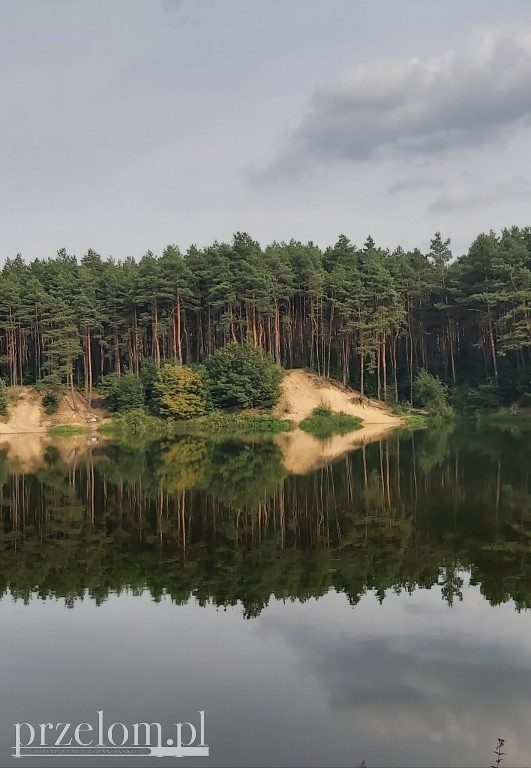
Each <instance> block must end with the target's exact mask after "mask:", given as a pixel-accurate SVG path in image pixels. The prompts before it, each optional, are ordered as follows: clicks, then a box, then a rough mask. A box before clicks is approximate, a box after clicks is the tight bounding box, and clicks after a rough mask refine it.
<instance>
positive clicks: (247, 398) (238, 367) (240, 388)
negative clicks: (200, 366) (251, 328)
mask: <svg viewBox="0 0 531 768" xmlns="http://www.w3.org/2000/svg"><path fill="white" fill-rule="evenodd" d="M282 375H283V371H282V368H281V367H280V366H279V365H276V364H275V363H274V362H273V361H272V360H271V358H269V357H268V356H267V355H266V354H265V353H264V352H263V351H262V350H261V349H259V348H258V347H253V346H252V344H249V343H246V344H236V343H233V344H229V345H228V346H227V347H224V348H223V349H218V350H217V351H216V352H214V354H213V355H212V357H210V358H209V359H208V360H207V362H206V364H205V383H206V387H207V390H208V395H209V399H210V401H211V402H212V404H213V406H214V407H216V408H238V409H239V408H272V407H273V406H274V405H275V404H276V402H277V401H278V399H279V397H280V381H281V379H282Z"/></svg>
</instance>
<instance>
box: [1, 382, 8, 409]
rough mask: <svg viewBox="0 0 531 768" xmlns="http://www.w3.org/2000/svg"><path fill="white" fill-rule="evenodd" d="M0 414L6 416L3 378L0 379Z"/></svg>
mask: <svg viewBox="0 0 531 768" xmlns="http://www.w3.org/2000/svg"><path fill="white" fill-rule="evenodd" d="M0 416H7V387H6V383H5V381H4V380H3V379H0Z"/></svg>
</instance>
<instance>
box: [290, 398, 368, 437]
mask: <svg viewBox="0 0 531 768" xmlns="http://www.w3.org/2000/svg"><path fill="white" fill-rule="evenodd" d="M362 424H363V422H362V420H361V419H360V418H358V417H357V416H349V415H348V414H347V413H343V411H341V412H340V413H334V412H333V411H332V409H331V408H329V407H328V406H326V405H319V406H318V407H317V408H314V410H313V411H312V413H311V415H310V416H308V417H307V418H306V419H303V420H302V421H301V422H300V424H299V427H300V428H301V429H302V430H303V431H304V432H309V433H310V434H311V435H314V437H317V438H319V440H326V439H327V438H329V437H332V436H333V435H346V434H347V432H354V431H355V430H357V429H361V427H362Z"/></svg>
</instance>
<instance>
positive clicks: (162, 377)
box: [153, 363, 205, 420]
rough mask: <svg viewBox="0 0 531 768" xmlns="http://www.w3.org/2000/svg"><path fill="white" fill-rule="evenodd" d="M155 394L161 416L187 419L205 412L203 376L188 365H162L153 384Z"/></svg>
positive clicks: (194, 417) (195, 417)
mask: <svg viewBox="0 0 531 768" xmlns="http://www.w3.org/2000/svg"><path fill="white" fill-rule="evenodd" d="M153 395H154V400H155V403H156V406H157V409H158V412H159V413H160V414H161V416H166V417H168V418H172V419H183V420H187V419H197V418H198V417H199V416H203V414H204V413H205V399H204V386H203V381H202V379H201V376H200V375H199V374H198V373H195V371H192V370H191V369H190V368H188V367H186V366H180V365H170V364H168V363H166V364H164V365H162V366H161V368H159V370H158V372H157V378H156V379H155V383H154V385H153Z"/></svg>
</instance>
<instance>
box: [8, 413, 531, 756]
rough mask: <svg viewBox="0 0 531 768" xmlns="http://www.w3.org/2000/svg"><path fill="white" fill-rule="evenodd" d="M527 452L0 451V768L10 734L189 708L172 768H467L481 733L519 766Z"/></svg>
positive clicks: (419, 439)
mask: <svg viewBox="0 0 531 768" xmlns="http://www.w3.org/2000/svg"><path fill="white" fill-rule="evenodd" d="M530 453H531V448H530V446H529V441H528V440H527V439H526V436H525V435H520V434H519V433H517V432H501V431H496V430H483V431H478V430H473V429H471V428H467V429H461V430H456V431H454V432H451V431H449V430H442V431H441V430H439V431H437V432H426V433H418V432H417V433H415V434H401V435H399V434H393V435H392V436H390V437H388V438H387V439H385V440H382V441H380V442H375V443H373V444H371V445H368V446H365V447H363V448H360V449H359V450H356V451H354V452H352V453H350V454H348V455H346V456H344V457H343V458H342V459H341V460H339V461H338V462H336V463H335V464H332V465H329V466H327V467H324V468H322V469H319V470H318V471H316V472H313V473H311V474H308V475H304V476H295V475H289V474H288V473H287V471H286V470H285V468H284V465H283V457H282V454H281V452H280V450H279V448H278V447H277V446H276V445H274V444H268V443H260V444H254V445H253V444H248V443H238V442H229V443H220V442H216V443H209V442H207V441H204V440H202V439H199V438H192V437H186V438H182V439H180V440H178V441H177V442H175V443H171V444H159V445H151V446H142V445H137V446H135V447H134V448H131V447H124V446H121V447H120V446H115V445H108V444H106V445H101V444H96V445H92V444H89V445H86V444H85V443H84V441H77V442H74V443H71V442H70V443H69V442H68V441H61V442H59V441H58V442H56V443H54V444H53V445H44V446H42V450H41V451H40V452H37V451H35V450H32V449H31V447H30V446H29V445H26V446H25V447H24V448H22V449H21V448H20V446H18V447H17V446H14V445H11V446H10V447H6V448H5V449H4V451H3V453H2V460H1V462H0V473H1V476H0V482H1V499H0V503H1V507H2V520H1V522H2V525H1V529H0V547H1V559H0V590H1V593H2V595H3V597H2V599H1V601H0V618H1V620H2V631H1V633H0V638H1V641H0V642H1V647H0V680H1V689H0V715H1V717H0V723H1V726H0V765H11V764H14V765H16V763H13V762H12V759H11V757H10V754H11V747H12V744H13V735H14V729H13V726H12V724H13V723H15V722H34V723H40V722H48V721H52V722H54V723H55V722H73V723H78V722H87V721H89V722H93V721H94V720H95V715H94V713H95V712H96V711H97V710H101V709H103V710H104V712H105V719H106V721H108V723H112V722H115V721H119V722H122V723H134V722H142V721H148V722H157V721H158V722H160V723H161V724H163V725H165V724H168V725H171V724H172V723H175V722H179V721H183V720H190V719H193V718H194V716H195V717H196V718H197V711H198V710H204V711H205V724H206V741H207V743H208V744H209V747H210V757H209V758H207V759H200V758H193V759H181V760H179V761H178V762H179V765H198V766H200V765H256V766H264V765H278V766H283V765H286V766H288V765H289V766H299V765H301V766H302V765H330V766H358V765H359V764H360V763H361V761H362V760H365V762H366V764H367V766H368V768H374V767H375V766H411V767H413V766H443V765H444V766H479V765H490V763H491V762H492V749H493V748H494V746H495V744H496V739H497V737H498V736H501V737H503V738H505V739H506V745H507V747H506V751H507V758H506V764H507V765H513V766H525V765H529V763H530V759H529V755H530V754H531V735H530V734H531V731H530V728H529V726H530V723H531V655H530V653H529V651H530V650H531V632H530V629H531V626H530V616H529V612H528V608H529V607H530V605H531V570H530V558H529V552H530V550H529V537H530V532H531V527H530V523H531V488H530V483H529V466H530V462H529V460H530V458H531V457H530ZM174 761H175V759H174ZM41 762H42V764H43V765H46V764H51V763H52V762H53V761H49V760H48V759H41ZM166 762H168V763H169V759H166V760H163V763H164V764H165V763H166ZM39 764H41V763H39ZM74 764H75V765H80V766H82V765H84V764H85V765H101V766H103V765H114V764H116V765H119V764H122V763H120V762H119V761H118V760H117V759H114V760H109V761H106V760H105V759H99V760H98V761H95V760H92V761H90V760H87V761H84V760H82V759H76V760H75V761H74ZM150 764H153V765H161V764H162V763H161V762H160V760H158V761H157V760H155V759H151V761H150V760H143V759H138V758H137V759H135V762H134V765H150Z"/></svg>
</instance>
